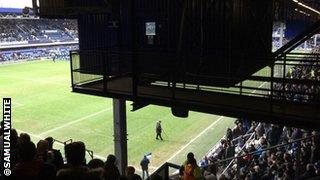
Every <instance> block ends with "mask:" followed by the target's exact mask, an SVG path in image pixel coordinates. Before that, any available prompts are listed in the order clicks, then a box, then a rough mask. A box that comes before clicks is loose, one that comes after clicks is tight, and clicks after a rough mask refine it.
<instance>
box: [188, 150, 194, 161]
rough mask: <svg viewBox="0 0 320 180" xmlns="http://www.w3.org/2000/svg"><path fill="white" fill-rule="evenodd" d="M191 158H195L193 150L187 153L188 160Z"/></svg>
mask: <svg viewBox="0 0 320 180" xmlns="http://www.w3.org/2000/svg"><path fill="white" fill-rule="evenodd" d="M191 159H194V154H193V153H192V152H189V153H188V154H187V160H191Z"/></svg>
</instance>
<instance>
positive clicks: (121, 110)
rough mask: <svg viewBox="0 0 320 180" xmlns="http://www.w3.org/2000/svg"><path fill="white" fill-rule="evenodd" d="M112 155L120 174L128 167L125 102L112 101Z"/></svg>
mask: <svg viewBox="0 0 320 180" xmlns="http://www.w3.org/2000/svg"><path fill="white" fill-rule="evenodd" d="M113 129H114V154H115V156H116V158H117V161H118V167H119V171H120V173H121V174H123V175H124V174H125V169H126V167H127V166H128V148H127V117H126V101H125V100H124V99H113Z"/></svg>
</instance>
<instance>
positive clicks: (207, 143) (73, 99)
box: [0, 61, 234, 167]
mask: <svg viewBox="0 0 320 180" xmlns="http://www.w3.org/2000/svg"><path fill="white" fill-rule="evenodd" d="M0 96H1V97H11V98H12V101H13V111H12V114H13V120H12V123H13V127H14V128H16V129H17V130H18V131H19V132H28V133H29V134H30V135H32V139H33V140H34V142H37V141H38V140H39V139H40V138H45V137H47V136H52V137H54V138H55V139H58V140H60V141H65V140H68V139H70V138H71V139H73V140H75V141H84V142H85V143H86V147H87V149H90V150H93V151H94V154H95V155H97V156H99V157H106V156H107V155H108V154H111V153H114V149H113V117H112V116H113V112H112V100H111V99H108V98H102V97H95V96H90V95H84V94H77V93H72V92H71V87H70V66H69V62H66V61H57V62H56V63H53V62H52V61H33V62H24V63H17V64H8V65H0ZM1 114H2V112H1ZM88 116H89V117H88ZM84 117H88V118H84ZM219 118H220V116H215V115H209V114H203V113H197V112H190V115H189V118H186V119H182V118H176V117H173V116H172V114H171V111H170V109H169V108H165V107H159V106H152V105H151V106H148V107H146V108H143V109H141V110H138V111H136V112H130V102H128V103H127V126H128V127H127V128H128V155H129V164H131V165H134V166H136V167H139V162H140V160H141V158H142V156H143V155H144V154H145V153H148V152H152V153H153V157H152V160H151V164H150V166H153V167H158V166H160V165H161V164H162V163H164V162H165V161H167V160H168V159H170V162H173V163H177V164H181V163H182V162H183V160H184V159H185V156H186V154H187V153H188V152H190V151H192V152H194V153H195V155H196V158H197V159H198V160H199V159H200V158H201V157H202V156H203V155H204V154H205V153H207V151H208V150H209V149H211V148H212V146H213V145H214V144H215V143H216V142H217V141H218V140H219V139H220V138H221V137H222V136H223V135H224V134H225V131H226V129H227V127H233V126H234V119H232V118H227V117H223V118H220V120H219V121H217V120H218V119H219ZM159 119H161V120H162V122H163V123H162V124H163V128H164V130H165V133H166V135H164V139H165V141H163V142H161V141H156V140H155V123H156V121H157V120H159ZM216 121H217V122H216ZM215 122H216V123H215ZM213 123H215V124H214V125H212V127H211V128H207V127H209V126H210V125H211V124H213ZM204 130H206V131H204ZM203 131H204V132H203ZM201 132H203V133H202V134H201V135H199V134H200V133H201ZM190 141H191V142H190ZM55 146H56V147H57V148H60V149H62V146H61V145H59V144H56V145H55ZM181 148H183V149H181ZM62 151H63V150H62ZM177 152H178V153H177ZM173 155H175V156H173Z"/></svg>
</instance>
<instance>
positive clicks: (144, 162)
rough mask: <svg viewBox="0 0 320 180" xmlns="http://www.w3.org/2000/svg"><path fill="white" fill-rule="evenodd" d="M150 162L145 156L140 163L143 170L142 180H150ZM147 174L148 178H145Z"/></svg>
mask: <svg viewBox="0 0 320 180" xmlns="http://www.w3.org/2000/svg"><path fill="white" fill-rule="evenodd" d="M149 163H150V161H149V159H148V158H147V156H146V155H144V156H143V159H142V160H141V162H140V166H141V169H142V179H145V178H144V177H146V178H148V177H149V171H148V165H149ZM145 174H146V176H145Z"/></svg>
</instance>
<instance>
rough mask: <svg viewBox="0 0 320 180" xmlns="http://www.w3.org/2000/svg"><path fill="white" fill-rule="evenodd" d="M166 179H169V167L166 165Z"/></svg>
mask: <svg viewBox="0 0 320 180" xmlns="http://www.w3.org/2000/svg"><path fill="white" fill-rule="evenodd" d="M164 171H165V173H164V174H165V179H169V165H168V164H167V163H166V166H165V170H164Z"/></svg>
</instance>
